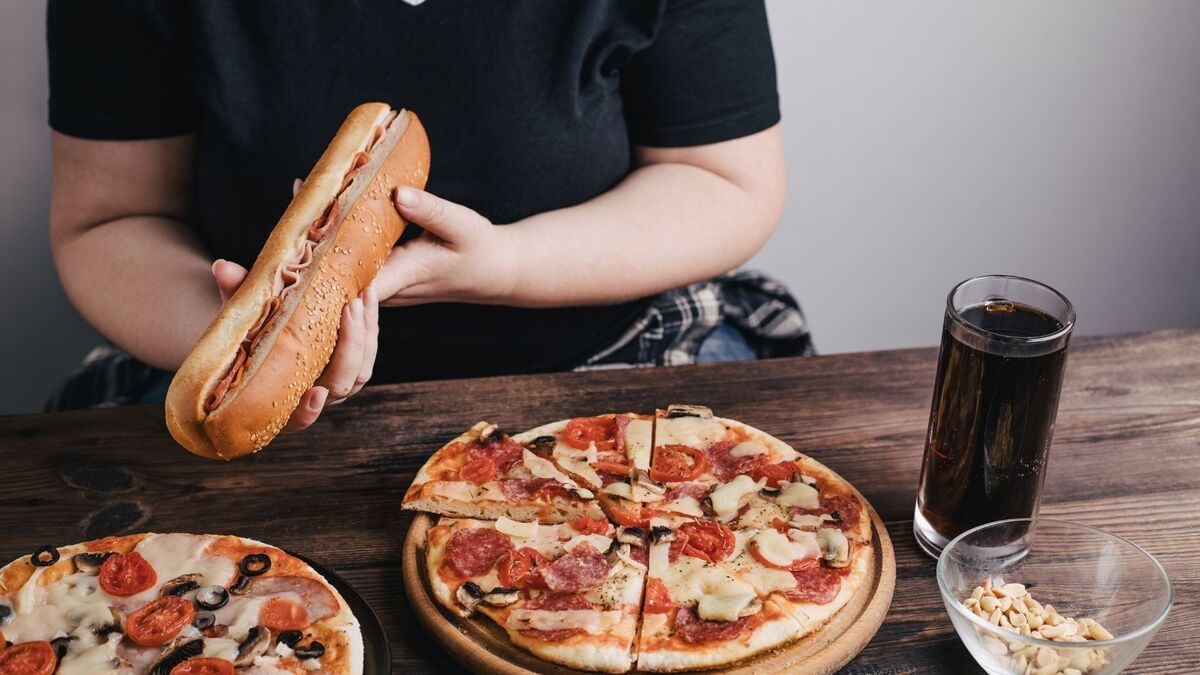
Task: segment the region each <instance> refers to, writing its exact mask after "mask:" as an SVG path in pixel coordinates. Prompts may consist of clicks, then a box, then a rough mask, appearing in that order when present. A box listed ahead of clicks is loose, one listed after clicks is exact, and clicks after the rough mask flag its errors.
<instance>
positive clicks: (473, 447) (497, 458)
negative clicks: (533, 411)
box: [463, 436, 525, 473]
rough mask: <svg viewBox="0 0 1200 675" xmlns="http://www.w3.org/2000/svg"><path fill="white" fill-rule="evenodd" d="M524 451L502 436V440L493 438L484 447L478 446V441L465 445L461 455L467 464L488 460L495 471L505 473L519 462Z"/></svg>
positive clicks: (518, 444)
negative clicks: (491, 462) (493, 463)
mask: <svg viewBox="0 0 1200 675" xmlns="http://www.w3.org/2000/svg"><path fill="white" fill-rule="evenodd" d="M524 450H525V448H524V446H522V445H521V444H520V443H518V442H516V441H514V440H513V439H511V438H509V437H508V436H504V437H502V438H495V439H493V440H492V442H491V443H488V444H486V445H483V444H480V443H479V442H478V441H471V442H470V443H468V444H467V447H466V450H464V452H463V455H464V456H465V457H466V459H467V462H474V461H476V460H479V459H490V460H492V461H493V462H495V464H496V470H497V471H499V472H500V473H505V472H507V471H508V470H509V469H511V468H512V467H513V465H514V464H516V463H518V462H520V461H521V457H522V453H523V452H524Z"/></svg>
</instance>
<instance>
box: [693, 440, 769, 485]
mask: <svg viewBox="0 0 1200 675" xmlns="http://www.w3.org/2000/svg"><path fill="white" fill-rule="evenodd" d="M737 444H738V441H736V440H732V441H721V442H720V443H713V444H712V445H710V446H708V449H707V450H706V452H707V454H708V460H709V462H710V463H711V464H712V472H713V475H715V476H716V477H717V478H718V479H720V480H722V481H731V480H733V479H734V478H736V477H737V476H738V475H739V474H743V473H751V472H753V471H754V470H755V469H756V468H759V467H761V466H763V465H765V464H767V463H769V462H770V461H771V460H770V457H768V456H767V455H766V454H757V455H746V456H745V457H734V456H732V455H730V454H729V451H730V450H733V449H734V447H736V446H737Z"/></svg>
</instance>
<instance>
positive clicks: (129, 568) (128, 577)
mask: <svg viewBox="0 0 1200 675" xmlns="http://www.w3.org/2000/svg"><path fill="white" fill-rule="evenodd" d="M157 582H158V574H157V573H155V571H154V568H153V567H152V566H151V565H150V563H149V562H147V561H146V559H145V558H143V557H142V554H141V553H138V552H137V551H133V552H130V553H118V554H116V555H112V556H109V557H108V560H105V561H104V564H103V565H101V566H100V588H103V589H104V592H105V593H108V594H109V595H115V596H117V597H120V598H124V597H127V596H130V595H136V594H137V593H141V592H142V591H144V590H146V589H147V588H150V587H152V586H153V585H154V584H155V583H157Z"/></svg>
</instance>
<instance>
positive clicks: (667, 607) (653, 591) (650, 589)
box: [646, 579, 675, 614]
mask: <svg viewBox="0 0 1200 675" xmlns="http://www.w3.org/2000/svg"><path fill="white" fill-rule="evenodd" d="M674 609H675V601H674V600H672V599H671V593H670V592H669V591H668V590H667V585H666V584H664V583H663V582H662V581H661V580H659V579H646V613H647V614H669V613H670V612H672V611H673V610H674Z"/></svg>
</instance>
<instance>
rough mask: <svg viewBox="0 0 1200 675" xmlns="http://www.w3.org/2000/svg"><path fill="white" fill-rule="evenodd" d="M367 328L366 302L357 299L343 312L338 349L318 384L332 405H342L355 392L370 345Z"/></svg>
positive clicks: (334, 350) (334, 349)
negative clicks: (363, 359) (325, 392)
mask: <svg viewBox="0 0 1200 675" xmlns="http://www.w3.org/2000/svg"><path fill="white" fill-rule="evenodd" d="M366 341H367V329H366V324H365V322H364V320H363V301H362V300H361V299H360V298H354V299H353V300H351V301H350V302H348V303H346V307H345V309H343V310H342V325H341V328H340V329H339V330H338V341H337V346H336V347H334V348H333V356H332V357H331V358H330V359H329V364H328V365H327V366H325V372H323V373H321V377H319V378H317V384H319V385H321V386H323V387H326V388H327V389H329V403H330V405H333V404H337V403H341V402H342V401H343V400H345V399H346V397H347V396H349V395H350V390H352V389H354V382H355V380H357V379H358V369H359V368H360V367H361V366H362V357H363V349H364V348H365V346H366Z"/></svg>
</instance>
